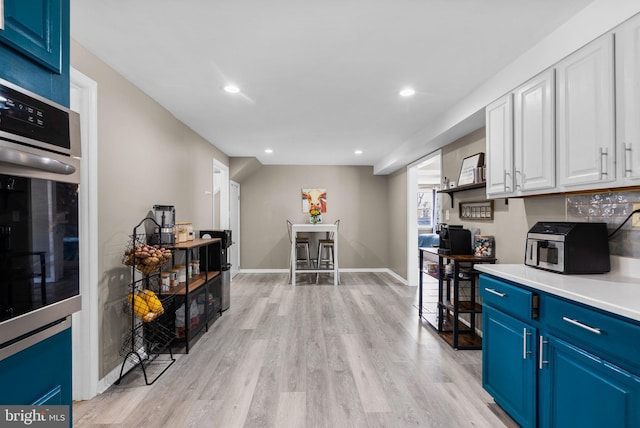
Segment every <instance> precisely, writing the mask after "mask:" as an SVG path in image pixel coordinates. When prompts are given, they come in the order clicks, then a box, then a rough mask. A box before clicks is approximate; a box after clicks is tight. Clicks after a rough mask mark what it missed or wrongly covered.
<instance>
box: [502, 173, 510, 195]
mask: <svg viewBox="0 0 640 428" xmlns="http://www.w3.org/2000/svg"><path fill="white" fill-rule="evenodd" d="M507 177H509V178H511V173H509V172H507V170H506V169H505V170H504V178H503V179H504V191H505V192H510V191H511V186H507Z"/></svg>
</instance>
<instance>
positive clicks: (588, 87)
mask: <svg viewBox="0 0 640 428" xmlns="http://www.w3.org/2000/svg"><path fill="white" fill-rule="evenodd" d="M556 72H557V123H556V126H557V142H558V157H557V159H558V172H559V178H560V183H559V184H560V186H562V187H563V189H564V190H579V189H592V188H599V187H603V186H606V185H607V183H610V182H612V181H615V179H616V172H615V156H616V151H615V116H614V114H615V111H614V92H615V91H614V88H615V86H614V57H613V35H612V34H607V35H605V36H603V37H601V38H599V39H596V40H594V41H593V42H591V43H590V44H588V45H587V46H585V47H583V48H582V49H580V50H578V51H576V52H575V53H573V54H572V55H570V56H568V57H567V58H565V59H564V60H562V61H561V62H559V63H558V64H557V65H556Z"/></svg>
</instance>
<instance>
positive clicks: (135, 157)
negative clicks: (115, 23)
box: [71, 40, 229, 377]
mask: <svg viewBox="0 0 640 428" xmlns="http://www.w3.org/2000/svg"><path fill="white" fill-rule="evenodd" d="M71 65H72V67H74V68H76V69H77V70H79V71H80V72H81V73H83V74H85V75H87V76H88V77H90V78H92V79H93V80H95V81H96V82H97V83H98V192H99V196H98V251H99V255H98V257H99V266H98V269H99V272H101V276H100V279H99V283H98V284H96V285H95V286H96V287H97V288H98V289H99V290H100V291H99V293H100V295H99V310H100V313H99V319H100V326H101V330H100V339H99V343H100V350H99V355H100V362H99V371H100V373H99V376H100V377H104V376H105V375H106V374H108V373H109V372H110V371H111V370H113V369H114V368H116V367H118V366H119V365H120V364H121V363H122V357H121V356H120V355H119V349H120V346H121V345H122V340H123V337H124V335H125V334H126V332H127V328H128V322H129V318H127V317H126V316H125V315H124V312H123V302H124V299H125V296H126V292H127V283H128V281H129V278H130V270H129V269H128V268H126V267H125V266H123V265H122V262H121V259H122V255H123V252H124V250H125V247H126V246H127V244H128V241H129V235H130V234H131V233H132V229H133V227H134V226H135V225H136V224H137V223H138V222H139V221H140V220H141V219H142V218H144V217H145V216H146V214H147V212H148V211H149V210H151V209H152V207H153V205H154V204H170V205H175V206H176V217H177V220H178V221H192V222H193V225H194V228H195V229H204V228H208V227H211V223H212V209H211V207H212V200H211V194H212V190H213V185H212V180H213V158H214V157H215V158H217V159H218V160H219V161H220V162H222V163H224V164H226V165H228V162H229V159H228V157H227V156H226V155H224V154H223V153H222V152H220V151H219V150H217V149H216V148H215V147H213V146H212V145H211V144H209V143H208V142H207V141H205V140H204V139H202V138H201V137H200V136H199V135H197V134H195V133H194V132H193V131H191V129H189V128H188V127H187V126H185V125H184V124H183V123H182V122H180V121H178V120H177V119H176V118H175V117H173V116H172V115H171V114H170V113H169V112H168V111H166V110H165V109H164V108H162V107H161V106H160V105H159V104H157V103H156V102H155V101H154V100H152V99H151V98H149V97H148V96H147V95H145V94H144V93H143V92H142V91H140V90H139V89H137V88H136V87H135V86H133V85H132V84H131V83H129V82H128V81H127V80H125V79H124V78H123V77H122V76H121V75H119V74H118V73H116V72H115V71H114V70H113V69H111V68H109V67H108V66H107V65H106V64H104V63H103V62H102V61H100V60H99V59H98V58H97V57H95V56H94V55H93V54H91V53H90V52H89V51H87V50H86V49H84V48H83V47H82V46H80V45H79V44H78V43H76V42H75V41H74V40H72V41H71ZM207 192H208V193H207Z"/></svg>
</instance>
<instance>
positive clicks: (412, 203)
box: [407, 150, 442, 285]
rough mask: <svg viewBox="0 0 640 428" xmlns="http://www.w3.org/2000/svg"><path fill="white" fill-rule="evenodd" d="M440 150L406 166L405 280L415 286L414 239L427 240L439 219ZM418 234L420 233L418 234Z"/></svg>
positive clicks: (415, 250)
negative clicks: (406, 255)
mask: <svg viewBox="0 0 640 428" xmlns="http://www.w3.org/2000/svg"><path fill="white" fill-rule="evenodd" d="M441 163H442V153H441V151H440V150H438V151H436V152H433V153H431V154H430V155H428V156H426V157H424V158H422V159H420V160H418V161H416V162H414V163H412V164H411V165H409V166H408V167H407V205H408V206H407V254H408V255H409V257H407V277H408V278H407V279H408V283H409V285H418V281H419V278H420V277H419V272H418V269H419V261H420V260H419V257H417V255H418V246H419V244H418V242H419V239H423V241H425V242H429V239H430V238H431V236H429V235H433V234H434V230H435V229H434V228H435V226H436V224H438V223H439V222H440V200H441V197H440V195H439V194H438V193H437V189H439V188H440V177H441V168H442V167H441ZM421 235H422V236H421Z"/></svg>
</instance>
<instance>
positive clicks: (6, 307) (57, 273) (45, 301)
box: [0, 139, 80, 348]
mask: <svg viewBox="0 0 640 428" xmlns="http://www.w3.org/2000/svg"><path fill="white" fill-rule="evenodd" d="M79 181H80V160H79V159H77V158H74V157H70V156H65V155H59V154H56V153H51V152H48V151H45V150H41V149H37V148H32V147H29V146H25V145H21V144H17V143H14V142H12V141H8V140H6V139H0V348H2V347H6V346H9V345H11V344H12V343H14V342H16V341H17V340H20V339H22V338H24V337H25V336H28V335H29V334H31V333H32V332H34V331H37V330H38V329H41V328H42V327H44V326H47V325H49V324H51V323H55V322H57V321H59V320H60V319H62V318H65V317H66V316H68V315H69V314H71V313H73V312H76V311H78V310H79V309H80V295H79V269H80V265H79V233H78V230H79V228H78V214H79V213H78V190H79Z"/></svg>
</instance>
